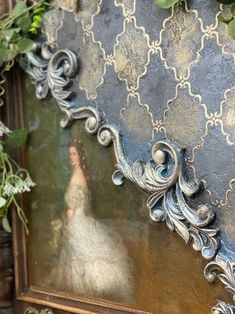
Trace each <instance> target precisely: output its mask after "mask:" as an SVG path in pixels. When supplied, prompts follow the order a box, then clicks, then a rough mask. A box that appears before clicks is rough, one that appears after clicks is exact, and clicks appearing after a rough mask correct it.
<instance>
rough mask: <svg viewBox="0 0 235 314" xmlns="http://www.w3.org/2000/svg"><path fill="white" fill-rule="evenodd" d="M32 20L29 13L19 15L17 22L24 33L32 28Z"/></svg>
mask: <svg viewBox="0 0 235 314" xmlns="http://www.w3.org/2000/svg"><path fill="white" fill-rule="evenodd" d="M31 23H32V20H31V18H30V16H29V14H27V15H26V14H24V15H23V16H21V17H19V18H18V19H17V21H16V24H17V25H18V26H19V27H20V28H21V29H22V31H23V32H24V33H27V32H28V30H29V29H30V26H31Z"/></svg>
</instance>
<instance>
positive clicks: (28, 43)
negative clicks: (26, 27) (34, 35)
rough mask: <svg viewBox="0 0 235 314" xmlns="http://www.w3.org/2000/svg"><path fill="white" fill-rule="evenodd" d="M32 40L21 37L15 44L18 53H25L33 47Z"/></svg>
mask: <svg viewBox="0 0 235 314" xmlns="http://www.w3.org/2000/svg"><path fill="white" fill-rule="evenodd" d="M33 43H34V42H33V41H32V40H31V39H29V38H22V39H20V40H19V41H18V43H17V46H18V48H19V52H20V53H27V52H29V51H30V50H31V48H32V47H33Z"/></svg>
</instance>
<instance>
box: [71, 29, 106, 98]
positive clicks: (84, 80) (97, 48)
mask: <svg viewBox="0 0 235 314" xmlns="http://www.w3.org/2000/svg"><path fill="white" fill-rule="evenodd" d="M83 40H84V45H83V47H82V49H81V52H80V59H81V69H82V71H81V72H80V73H79V74H78V76H77V80H78V82H79V87H80V88H81V90H85V92H86V96H87V98H88V99H95V98H96V97H97V92H96V89H97V87H99V86H100V85H102V84H103V81H104V78H103V77H104V75H105V71H106V66H105V51H104V49H103V48H102V45H101V42H100V41H95V40H94V35H93V33H92V32H88V33H86V34H85V35H84V37H83Z"/></svg>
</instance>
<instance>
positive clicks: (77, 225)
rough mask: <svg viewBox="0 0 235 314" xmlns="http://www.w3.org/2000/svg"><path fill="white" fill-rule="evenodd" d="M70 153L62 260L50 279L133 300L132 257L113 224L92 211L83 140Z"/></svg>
mask: <svg viewBox="0 0 235 314" xmlns="http://www.w3.org/2000/svg"><path fill="white" fill-rule="evenodd" d="M68 155H69V162H70V164H71V167H72V174H71V177H70V180H69V183H68V186H67V191H66V193H65V202H66V206H67V208H66V212H65V219H64V223H63V225H62V240H61V248H60V253H59V257H58V259H59V261H58V264H57V267H56V268H55V269H54V270H53V272H51V274H50V275H49V276H48V278H47V280H48V279H49V281H50V285H51V286H53V287H54V288H56V289H59V290H64V291H73V292H78V293H81V294H84V295H86V296H98V297H108V298H111V299H112V300H117V301H131V299H132V297H133V267H132V260H131V258H130V257H129V253H128V251H127V249H126V247H125V245H124V243H123V241H122V239H121V237H120V235H119V234H118V233H117V232H116V231H114V229H113V227H111V226H108V225H105V224H104V223H102V222H100V221H98V220H97V219H95V217H94V216H93V215H92V210H91V201H90V198H91V195H90V192H89V186H88V185H89V183H88V179H87V174H86V167H85V158H84V156H83V150H82V146H81V143H80V141H78V140H73V141H71V143H70V144H69V148H68Z"/></svg>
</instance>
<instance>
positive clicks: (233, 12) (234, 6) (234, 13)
mask: <svg viewBox="0 0 235 314" xmlns="http://www.w3.org/2000/svg"><path fill="white" fill-rule="evenodd" d="M231 13H232V15H233V16H235V2H234V3H233V5H232V6H231Z"/></svg>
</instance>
